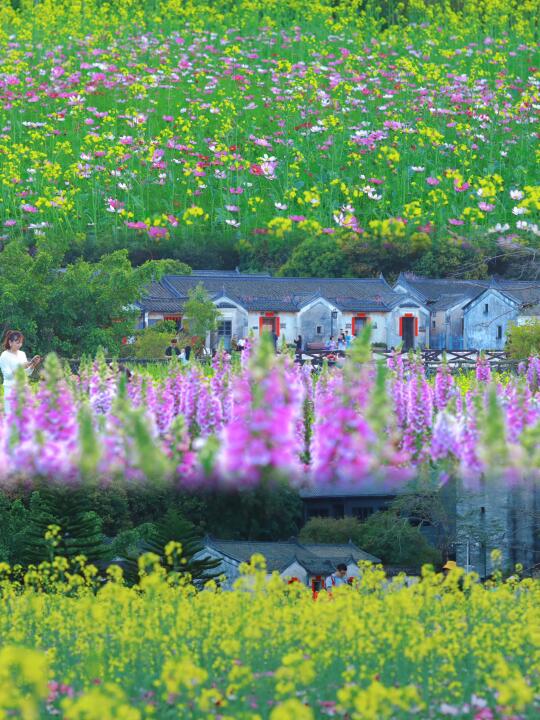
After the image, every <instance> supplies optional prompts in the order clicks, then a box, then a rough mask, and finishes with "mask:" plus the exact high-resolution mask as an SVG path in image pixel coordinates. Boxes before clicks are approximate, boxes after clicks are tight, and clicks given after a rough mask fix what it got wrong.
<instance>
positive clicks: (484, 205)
mask: <svg viewBox="0 0 540 720" xmlns="http://www.w3.org/2000/svg"><path fill="white" fill-rule="evenodd" d="M478 207H479V208H480V210H483V211H484V212H491V211H492V210H495V205H492V204H491V203H487V202H484V201H482V202H479V203H478Z"/></svg>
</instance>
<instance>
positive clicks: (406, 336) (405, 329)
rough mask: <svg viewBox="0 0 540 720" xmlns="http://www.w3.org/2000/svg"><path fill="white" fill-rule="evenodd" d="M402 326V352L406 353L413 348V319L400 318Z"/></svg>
mask: <svg viewBox="0 0 540 720" xmlns="http://www.w3.org/2000/svg"><path fill="white" fill-rule="evenodd" d="M401 321H402V323H403V325H402V333H403V335H402V337H403V350H404V351H405V352H408V351H409V350H412V349H413V348H414V318H413V317H404V318H401Z"/></svg>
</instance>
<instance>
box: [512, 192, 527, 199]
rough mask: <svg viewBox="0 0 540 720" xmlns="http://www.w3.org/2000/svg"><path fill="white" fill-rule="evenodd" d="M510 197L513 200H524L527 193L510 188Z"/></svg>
mask: <svg viewBox="0 0 540 720" xmlns="http://www.w3.org/2000/svg"><path fill="white" fill-rule="evenodd" d="M510 197H511V198H512V200H523V198H524V197H525V193H524V192H522V191H521V190H510Z"/></svg>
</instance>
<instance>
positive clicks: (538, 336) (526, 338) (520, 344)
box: [506, 318, 540, 360]
mask: <svg viewBox="0 0 540 720" xmlns="http://www.w3.org/2000/svg"><path fill="white" fill-rule="evenodd" d="M506 352H507V353H508V354H509V355H510V357H512V358H514V359H515V360H525V359H526V358H528V357H530V356H531V355H537V354H538V353H539V352H540V322H539V321H538V320H536V319H533V318H531V319H530V320H529V321H528V322H527V323H526V324H525V325H515V324H513V323H512V324H511V325H509V327H508V330H507V333H506Z"/></svg>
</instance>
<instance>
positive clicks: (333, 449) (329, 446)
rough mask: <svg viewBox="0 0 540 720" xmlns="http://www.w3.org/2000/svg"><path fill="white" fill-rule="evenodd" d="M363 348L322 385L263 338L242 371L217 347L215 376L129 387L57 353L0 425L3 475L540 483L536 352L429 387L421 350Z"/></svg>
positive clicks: (233, 482)
mask: <svg viewBox="0 0 540 720" xmlns="http://www.w3.org/2000/svg"><path fill="white" fill-rule="evenodd" d="M268 342H269V341H268ZM363 352H364V349H363V348H362V346H361V344H360V343H357V344H356V346H355V348H354V350H353V352H352V356H351V357H350V358H349V359H348V360H347V362H346V364H345V366H344V367H343V368H342V369H327V370H324V371H323V372H322V374H321V375H320V376H317V377H314V376H313V375H312V371H311V369H310V367H309V366H307V365H305V366H303V367H302V366H300V365H298V364H296V363H294V362H293V359H292V357H289V356H286V355H282V356H276V355H275V354H274V353H273V350H272V349H271V347H269V346H266V344H265V343H264V342H261V343H259V344H256V345H254V346H253V347H248V348H246V350H245V351H244V353H243V357H242V363H241V365H240V366H238V367H235V368H234V369H233V367H232V365H231V358H230V356H229V355H228V354H226V353H224V352H220V353H218V354H217V355H216V357H215V358H214V359H213V361H212V366H211V368H208V367H204V366H200V365H198V364H197V363H194V364H192V365H191V366H189V367H186V366H181V365H178V364H176V363H172V364H171V365H170V367H169V369H168V372H167V374H166V375H164V376H163V375H162V376H161V377H158V378H156V379H153V378H152V377H151V376H150V375H148V374H145V373H134V374H133V376H132V377H131V378H130V380H129V381H128V380H127V378H126V377H125V376H124V374H123V373H122V372H121V371H120V372H119V371H118V369H117V368H115V367H112V368H111V366H109V365H107V363H105V362H104V360H103V359H102V358H99V357H98V358H97V359H96V360H95V361H93V362H90V361H87V362H86V363H83V364H82V365H81V368H80V369H79V374H78V375H71V374H70V373H69V372H67V373H64V372H63V370H62V368H61V366H60V363H59V361H58V359H57V358H56V357H55V356H53V355H51V356H49V357H48V358H47V361H46V363H45V370H44V378H43V379H42V381H41V382H40V383H38V384H36V385H35V386H28V385H25V384H24V383H21V385H20V386H19V388H18V390H17V392H16V393H15V394H14V396H13V398H12V401H11V404H10V405H11V407H10V410H9V412H8V413H7V415H2V417H1V419H0V479H1V481H2V484H3V485H4V486H8V487H9V486H10V484H12V483H14V484H17V483H18V482H21V481H24V480H26V481H28V480H30V481H31V480H32V479H33V478H42V479H43V478H45V479H49V480H51V481H60V482H62V483H66V482H67V483H73V484H77V483H80V482H84V481H85V480H91V481H96V480H97V481H98V482H100V483H104V484H107V483H110V482H112V481H114V480H116V479H122V480H123V481H126V482H128V483H134V484H137V483H146V482H151V481H156V482H167V483H172V484H173V485H174V486H178V487H182V488H190V487H200V486H203V485H204V486H210V487H212V486H215V487H224V488H226V487H234V488H236V487H254V486H256V485H258V484H259V483H263V482H267V481H271V480H272V479H277V478H280V479H285V480H287V481H288V482H290V483H292V484H293V485H295V486H297V487H304V486H310V485H314V484H315V485H325V484H328V485H332V484H338V485H339V484H342V485H352V486H354V487H356V488H357V489H358V490H361V489H362V487H363V486H364V483H365V484H372V483H373V482H378V483H380V487H381V488H382V487H385V488H386V489H392V488H396V487H399V486H400V485H403V484H405V483H406V482H408V481H409V480H411V478H413V477H417V476H421V475H422V474H423V473H425V472H428V473H429V472H432V470H433V468H435V469H436V471H438V472H439V474H440V482H444V481H445V478H448V476H449V475H455V476H459V477H460V478H461V479H462V480H463V481H464V483H465V484H466V485H469V486H470V488H471V489H472V488H474V487H475V486H476V484H477V483H478V481H479V479H480V478H482V477H485V476H490V477H495V476H496V477H499V478H504V479H506V480H508V481H509V482H512V483H513V482H516V481H518V480H519V479H520V478H521V477H526V478H527V480H528V481H530V480H531V479H537V478H538V472H539V465H538V453H537V447H538V437H539V433H540V404H539V390H538V387H539V378H540V360H539V359H538V358H531V359H530V361H529V363H528V364H526V363H523V364H522V365H521V366H520V373H519V374H517V375H515V376H510V377H506V378H504V379H503V381H501V380H500V379H496V378H495V379H491V372H492V371H491V369H490V367H489V364H488V362H487V361H485V360H483V359H482V358H480V359H479V361H478V364H477V367H476V373H475V375H473V376H472V377H471V378H469V379H467V380H466V382H465V383H464V382H463V381H458V380H457V379H456V378H455V377H454V376H453V375H452V374H451V372H450V369H449V368H448V367H447V366H445V365H441V367H440V368H439V369H438V371H437V374H436V376H435V377H434V378H431V379H428V378H426V376H425V373H424V369H423V365H422V363H421V361H420V360H417V359H416V358H415V357H414V356H411V357H406V356H402V355H399V354H397V353H396V354H395V356H393V357H392V358H390V360H389V361H388V365H389V367H386V365H385V364H383V363H380V364H378V365H376V364H375V363H373V362H363V361H362V362H361V361H360V360H361V359H362V360H365V359H366V358H360V355H361V354H362V353H363ZM490 380H491V381H490Z"/></svg>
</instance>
